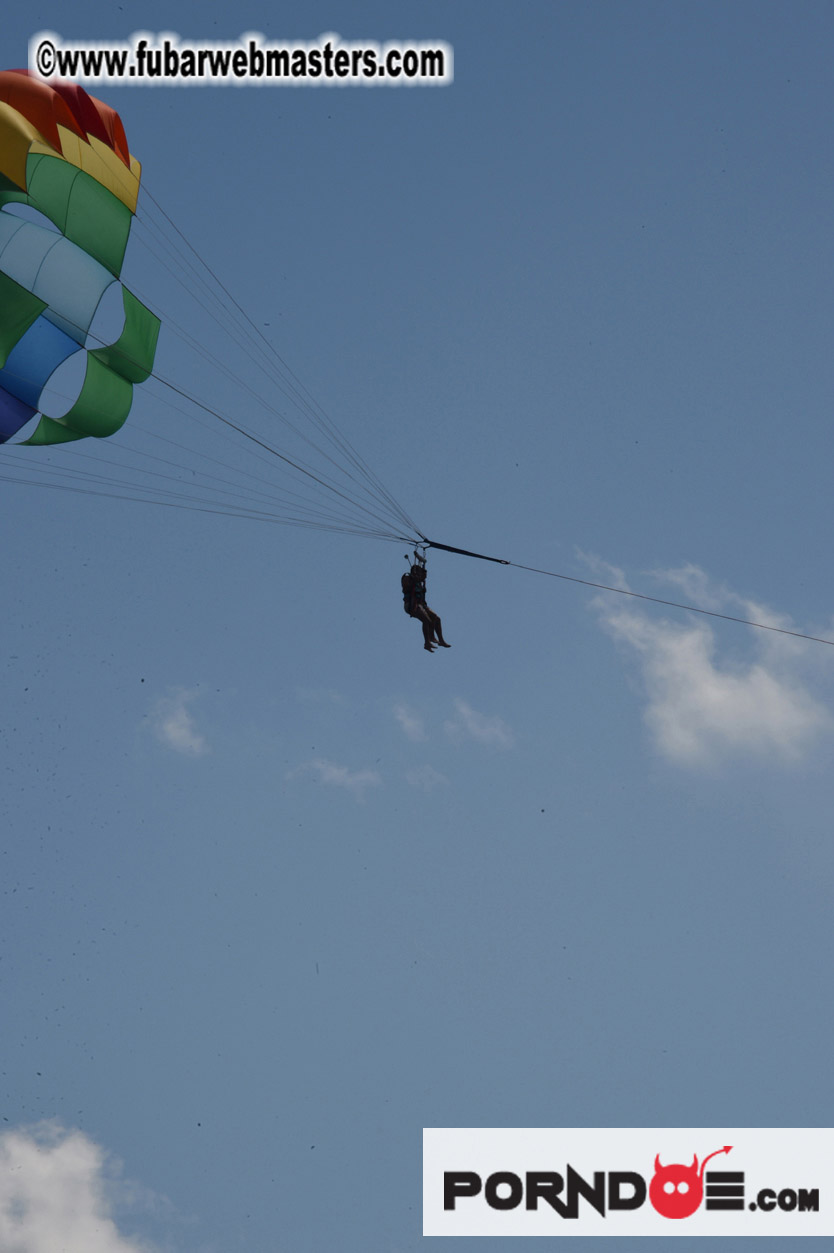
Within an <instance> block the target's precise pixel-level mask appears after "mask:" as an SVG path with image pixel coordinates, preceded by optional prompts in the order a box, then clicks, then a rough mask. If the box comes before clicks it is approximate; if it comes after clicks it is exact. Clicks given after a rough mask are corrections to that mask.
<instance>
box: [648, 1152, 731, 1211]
mask: <svg viewBox="0 0 834 1253" xmlns="http://www.w3.org/2000/svg"><path fill="white" fill-rule="evenodd" d="M732 1147H733V1146H732V1144H725V1145H724V1147H723V1149H716V1150H715V1152H714V1153H710V1154H709V1155H708V1156H707V1157H705V1158H704V1160H703V1161H702V1162H701V1169H700V1171H699V1170H698V1156H697V1154H696V1155H695V1157H693V1159H692V1165H691V1166H684V1165H682V1164H680V1163H675V1164H673V1165H672V1166H661V1164H660V1154H659V1153H658V1154H657V1155H656V1157H655V1159H654V1177H653V1179H652V1181H651V1183H650V1184H649V1200H650V1201H651V1203H652V1205H653V1206H654V1207H655V1209H656V1210H657V1212H658V1214H661V1215H662V1216H663V1217H664V1218H689V1216H690V1215H691V1214H694V1213H695V1211H696V1209H697V1208H698V1206H699V1205H700V1204H701V1200H702V1198H703V1195H704V1167H705V1166H706V1164H707V1162H708V1161H709V1159H710V1158H711V1157H715V1156H716V1155H717V1154H718V1153H729V1151H730V1149H731V1148H732Z"/></svg>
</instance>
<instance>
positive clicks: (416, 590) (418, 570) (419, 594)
mask: <svg viewBox="0 0 834 1253" xmlns="http://www.w3.org/2000/svg"><path fill="white" fill-rule="evenodd" d="M415 556H416V554H415ZM421 576H422V577H421ZM400 583H401V584H402V589H403V609H404V610H405V612H406V613H407V614H409V616H411V617H414V610H415V609H416V608H417V607H418V606H419V605H425V603H426V567H425V565H419V564H417V563H415V564H414V565H413V566H412V567H411V569H410V570H409V572H408V574H404V575H403V576H402V578H401V579H400Z"/></svg>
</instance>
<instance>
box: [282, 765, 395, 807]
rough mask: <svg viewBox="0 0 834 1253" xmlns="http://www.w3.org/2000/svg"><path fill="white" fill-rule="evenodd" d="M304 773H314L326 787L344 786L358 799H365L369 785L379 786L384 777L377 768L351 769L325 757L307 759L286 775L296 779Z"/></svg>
mask: <svg viewBox="0 0 834 1253" xmlns="http://www.w3.org/2000/svg"><path fill="white" fill-rule="evenodd" d="M304 774H312V775H313V776H314V777H315V778H316V779H317V780H318V782H319V783H323V784H324V785H325V786H326V787H340V788H344V789H345V791H347V792H350V793H351V794H352V796H353V797H354V798H355V799H356V800H358V801H363V800H364V799H365V792H366V791H367V789H368V788H369V787H379V785H380V784H381V783H382V778H381V776H380V775H379V773H378V772H377V771H376V770H349V769H348V767H347V766H340V765H337V764H336V762H333V761H327V760H326V759H325V758H323V757H316V758H314V759H313V760H312V761H305V762H304V763H303V764H302V765H300V766H297V767H296V768H295V770H290V771H289V772H288V774H287V776H286V777H287V778H288V779H294V778H297V777H298V776H299V775H304Z"/></svg>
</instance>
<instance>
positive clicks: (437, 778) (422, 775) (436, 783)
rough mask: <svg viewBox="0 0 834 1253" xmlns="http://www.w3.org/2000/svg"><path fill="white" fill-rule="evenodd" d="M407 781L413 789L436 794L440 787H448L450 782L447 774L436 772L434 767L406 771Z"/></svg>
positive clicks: (417, 767) (414, 767) (415, 767)
mask: <svg viewBox="0 0 834 1253" xmlns="http://www.w3.org/2000/svg"><path fill="white" fill-rule="evenodd" d="M405 777H406V780H407V782H408V783H410V784H411V786H412V787H416V788H419V789H420V791H421V792H435V791H437V789H438V788H439V787H448V785H449V780H448V779H447V778H446V776H445V774H442V773H441V772H440V771H439V770H435V768H434V766H428V765H426V766H413V767H412V768H411V769H410V770H407V771H406V774H405Z"/></svg>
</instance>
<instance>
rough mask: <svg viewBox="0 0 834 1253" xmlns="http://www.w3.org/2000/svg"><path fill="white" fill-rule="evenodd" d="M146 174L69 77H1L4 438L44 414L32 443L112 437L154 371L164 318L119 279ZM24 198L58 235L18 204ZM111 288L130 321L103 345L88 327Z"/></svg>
mask: <svg viewBox="0 0 834 1253" xmlns="http://www.w3.org/2000/svg"><path fill="white" fill-rule="evenodd" d="M139 177H140V166H139V163H138V161H136V159H135V158H134V157H132V156H131V154H130V153H129V151H128V147H127V140H126V138H125V133H124V128H123V126H122V123H121V120H120V119H119V116H118V114H117V113H116V112H115V111H114V110H113V109H111V108H109V107H108V106H107V105H105V104H102V103H101V101H99V100H95V99H93V97H91V96H88V95H87V93H86V92H85V91H84V90H83V89H82V88H81V87H78V86H75V85H74V84H71V83H60V82H56V83H54V84H53V83H46V82H43V81H41V80H40V79H37V78H33V77H30V75H29V74H28V73H27V72H26V71H25V70H9V71H4V72H0V443H3V442H5V441H6V440H8V439H10V438H11V437H12V436H13V435H15V434H16V433H17V432H18V431H19V430H20V429H21V427H23V426H25V424H26V423H27V422H28V421H29V420H30V419H31V418H32V417H34V416H35V414H36V413H39V412H40V413H42V414H43V415H44V416H42V418H41V421H40V423H39V424H38V426H37V428H36V429H35V432H34V434H33V435H32V436H31V438H30V439H29V440H27V441H26V442H27V443H30V444H57V443H63V442H65V441H67V440H75V439H81V438H83V437H84V436H87V435H94V436H106V435H112V434H113V433H114V432H115V431H117V430H118V429H119V428H120V427H121V426H122V424H123V423H124V421H125V418H126V417H127V415H128V412H129V411H130V406H131V402H132V399H133V385H134V384H135V383H141V382H143V381H144V380H145V379H146V378H147V377H148V376H149V374H150V373H151V370H152V368H153V361H154V354H155V352H156V341H157V337H158V334H159V319H158V318H157V317H155V315H154V314H152V313H151V312H150V310H149V309H147V308H146V307H145V305H143V304H141V302H140V301H138V300H137V299H136V297H135V296H133V295H132V294H131V293H130V292H129V291H128V290H127V288H125V287H124V286H123V285H122V284H121V283H120V282H119V275H120V273H121V268H122V262H123V260H124V254H125V247H126V245H127V239H128V235H129V233H130V227H131V222H132V220H133V214H134V213H135V211H136V200H137V196H138V193H139ZM15 202H17V203H22V204H25V205H29V206H30V207H31V209H34V210H37V212H38V213H39V214H42V215H43V217H45V218H47V219H48V220H49V221H50V222H52V223H53V224H54V226H55V227H57V232H56V231H55V230H52V229H51V228H50V227H48V226H44V225H41V224H40V223H39V222H37V221H35V220H32V219H33V218H34V217H35V215H34V214H29V215H28V216H20V215H19V213H15V212H14V211H10V210H9V208H8V206H10V205H12V204H13V203H15ZM58 232H60V233H58ZM114 285H115V286H116V288H117V289H120V292H121V302H122V306H123V309H124V322H123V325H122V326H121V330H120V332H119V333H118V335H117V338H116V339H115V340H114V342H112V343H109V344H102V343H101V340H100V339H97V338H93V336H91V335H90V328H91V325H92V323H93V319H94V318H95V316H96V312H97V310H98V309H99V306H100V305H101V302H102V300H104V299H105V293H108V292H109V290H110V289H111V288H112V287H113V286H114ZM94 345H96V346H94ZM78 352H83V353H84V354H85V356H86V361H85V369H84V379H83V383H82V385H81V389H80V393H79V395H78V397H77V399H76V400H75V402H74V403H73V404H71V406H70V408H69V409H68V411H66V412H64V413H58V412H55V413H53V414H52V415H51V416H50V415H48V414H46V413H45V410H44V407H43V405H42V393H43V390H44V387H45V386H46V384H47V383H48V380H49V379H50V377H51V376H52V375H53V373H54V372H55V370H56V369H57V368H58V367H59V366H60V365H62V363H63V362H64V361H66V360H67V359H68V358H69V357H71V356H72V355H73V354H75V353H78Z"/></svg>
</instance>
